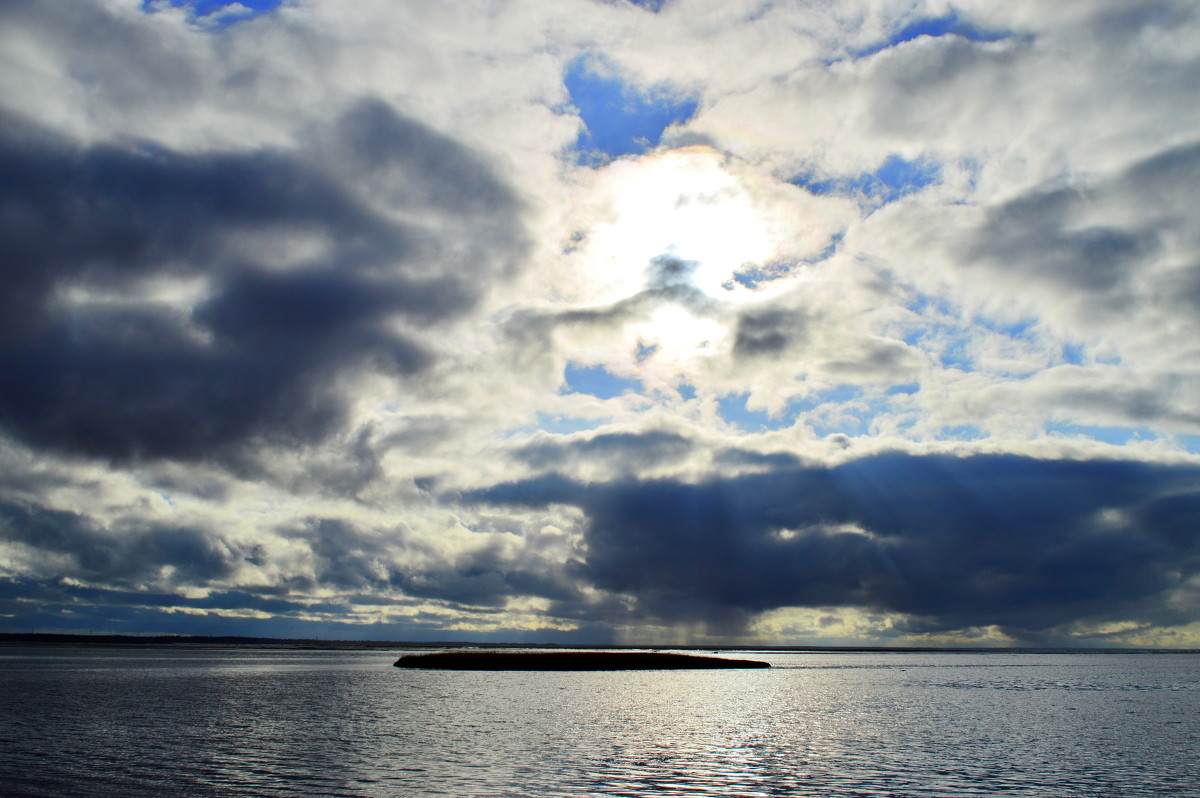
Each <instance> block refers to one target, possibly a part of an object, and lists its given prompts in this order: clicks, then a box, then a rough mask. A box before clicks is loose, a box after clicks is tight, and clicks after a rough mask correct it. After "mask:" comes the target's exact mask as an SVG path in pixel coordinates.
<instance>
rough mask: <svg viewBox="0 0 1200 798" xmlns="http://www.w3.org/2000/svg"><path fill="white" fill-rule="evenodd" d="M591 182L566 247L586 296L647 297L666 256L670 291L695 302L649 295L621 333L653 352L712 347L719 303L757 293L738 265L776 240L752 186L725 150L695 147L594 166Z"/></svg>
mask: <svg viewBox="0 0 1200 798" xmlns="http://www.w3.org/2000/svg"><path fill="white" fill-rule="evenodd" d="M594 191H595V193H594V195H593V196H594V200H593V202H592V203H591V205H590V208H589V213H588V215H589V217H590V219H589V222H590V224H588V225H587V230H586V234H583V235H581V236H580V239H581V242H580V244H579V246H578V247H577V248H575V250H574V251H573V253H572V259H573V263H574V264H575V273H576V275H577V277H578V278H579V280H580V286H579V287H580V288H581V290H582V293H584V294H586V299H585V301H588V302H589V303H594V304H597V305H605V304H612V303H617V302H621V301H624V300H629V299H631V298H635V297H639V296H641V297H648V296H649V295H650V294H652V293H653V291H654V289H655V288H656V287H660V288H661V287H662V280H663V277H662V273H661V269H662V265H663V264H664V263H666V264H672V268H673V271H672V273H671V275H670V283H671V284H672V285H673V286H675V287H677V288H682V289H683V290H682V291H681V292H676V295H677V296H680V297H691V298H693V299H695V300H697V301H690V302H689V301H679V300H677V301H673V300H672V299H671V298H670V297H669V296H668V297H666V298H654V297H650V298H649V300H648V301H647V303H646V306H647V307H648V308H649V310H647V313H646V315H645V317H643V318H639V319H638V320H637V321H635V322H631V323H630V326H629V328H628V329H627V333H628V334H629V335H631V336H635V337H636V338H637V340H638V341H640V342H643V343H645V342H651V343H652V345H653V346H654V347H655V348H656V357H657V358H658V359H659V361H662V360H664V359H670V360H672V361H676V362H681V361H684V360H686V359H688V358H691V357H694V356H704V355H708V354H711V353H712V352H713V351H715V345H716V344H717V343H718V342H719V341H720V340H721V339H723V338H724V337H725V334H726V331H725V330H724V329H723V322H721V321H720V320H719V319H718V317H719V316H721V315H722V313H721V311H720V309H721V308H724V307H726V306H727V305H732V304H738V303H742V302H747V301H753V300H756V299H759V298H760V297H761V293H758V292H755V291H754V290H752V289H751V288H749V287H747V286H746V285H743V284H742V283H741V282H739V281H738V279H737V278H738V276H739V274H741V273H742V272H743V271H744V270H746V269H747V268H748V267H751V266H754V265H760V264H766V263H769V262H770V261H771V260H772V259H773V258H775V256H776V253H777V251H778V249H779V247H778V245H777V241H776V239H777V237H778V236H777V234H776V233H775V231H774V230H773V227H772V225H771V223H770V222H769V220H768V217H767V215H766V214H764V212H763V210H762V208H761V207H760V206H761V203H759V202H756V199H755V194H754V191H753V185H752V184H750V183H748V182H747V181H746V180H745V178H743V177H742V176H741V175H740V174H738V173H737V172H736V171H735V170H731V169H730V168H729V163H728V159H727V158H726V156H723V155H722V154H721V153H718V152H717V151H715V150H713V149H711V148H709V147H704V146H692V147H684V148H681V149H675V150H669V151H666V152H661V153H654V154H652V155H647V156H642V157H640V158H628V159H621V160H618V161H614V162H613V163H611V164H608V165H607V166H605V167H604V168H603V169H601V170H598V172H597V173H596V175H595V185H594ZM581 298H584V297H581Z"/></svg>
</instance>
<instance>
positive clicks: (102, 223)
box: [0, 101, 520, 459]
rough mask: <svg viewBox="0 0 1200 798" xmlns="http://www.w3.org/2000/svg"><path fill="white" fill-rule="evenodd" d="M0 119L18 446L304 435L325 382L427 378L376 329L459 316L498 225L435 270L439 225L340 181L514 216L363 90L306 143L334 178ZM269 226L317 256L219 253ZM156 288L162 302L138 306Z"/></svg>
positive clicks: (393, 337) (272, 156) (274, 159)
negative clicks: (334, 162) (163, 295)
mask: <svg viewBox="0 0 1200 798" xmlns="http://www.w3.org/2000/svg"><path fill="white" fill-rule="evenodd" d="M4 130H5V132H6V134H7V135H5V137H4V142H3V145H2V146H3V149H4V152H3V155H2V156H0V157H2V158H3V159H4V162H5V163H6V164H7V166H8V167H10V168H11V172H12V174H13V175H14V179H13V180H11V181H6V185H5V189H4V197H3V202H4V206H5V208H6V210H7V214H6V217H5V218H6V219H7V220H8V223H7V224H6V225H5V229H4V230H3V235H4V237H5V239H6V240H7V241H9V242H11V245H12V250H11V251H12V252H13V258H12V261H11V266H12V268H10V269H7V270H6V271H5V273H4V276H3V278H0V279H2V280H3V286H2V288H0V294H3V296H4V297H5V305H6V310H5V313H4V320H5V328H6V329H5V333H6V334H5V337H4V340H3V342H2V344H0V367H2V368H0V372H2V373H3V375H4V376H3V378H0V380H2V384H0V387H2V390H0V396H3V397H4V398H3V399H2V400H0V422H2V423H4V425H5V426H6V427H7V428H8V429H9V430H10V431H12V432H13V433H14V434H16V435H17V436H18V437H20V438H22V439H24V440H26V441H28V442H30V443H33V444H35V445H46V446H51V447H54V448H58V449H61V450H65V451H74V452H81V453H84V454H88V455H92V456H101V457H110V458H114V459H130V458H138V457H172V458H184V459H196V458H200V457H206V456H210V455H212V454H214V453H217V452H219V451H220V450H221V449H222V448H231V447H236V446H238V445H243V444H247V443H251V444H253V443H254V442H258V441H262V440H274V441H277V442H292V443H298V444H302V443H306V442H312V441H315V440H319V439H320V438H322V437H324V436H325V435H327V434H329V433H330V432H331V431H332V430H333V429H335V428H336V427H337V426H338V425H340V424H342V423H344V420H345V407H344V398H343V397H342V396H340V395H338V394H337V393H335V392H333V391H331V390H330V389H329V386H330V383H331V382H332V381H333V380H334V379H335V378H336V377H337V376H338V375H345V374H346V373H347V372H350V371H352V370H353V369H356V368H367V369H370V370H376V371H381V372H384V373H390V374H397V375H406V374H412V373H414V372H418V371H420V370H422V369H425V368H427V367H428V366H429V364H430V363H431V361H432V360H433V359H434V357H435V356H434V354H433V353H432V351H431V348H430V347H429V346H428V345H426V344H424V343H422V342H420V341H418V340H417V336H416V335H414V334H413V333H412V332H406V331H402V330H398V329H397V328H396V322H405V323H408V324H412V325H421V326H426V325H430V324H436V323H438V322H439V321H443V320H446V319H451V318H454V317H457V316H461V315H462V314H463V313H464V312H465V311H466V310H468V309H469V308H470V306H471V305H472V304H473V303H474V302H475V301H476V299H477V296H478V293H479V283H478V282H477V281H478V280H479V279H480V278H482V277H483V276H484V274H486V270H487V269H489V267H490V269H491V270H492V272H493V274H495V273H496V272H502V271H503V270H504V269H505V268H507V266H506V265H505V262H504V260H505V258H506V257H507V256H508V255H509V254H510V253H511V252H512V250H513V249H514V248H516V247H517V246H518V245H517V244H516V243H515V242H516V241H518V240H519V237H520V234H519V230H514V229H511V228H510V229H509V230H508V232H507V236H506V238H503V239H501V240H498V241H494V242H492V245H493V246H494V247H496V249H495V250H493V253H491V254H485V253H470V255H473V256H474V257H471V259H470V260H469V262H467V263H461V262H459V263H455V262H454V261H453V260H452V259H446V258H445V257H444V255H443V253H442V252H441V250H442V249H443V248H444V246H445V243H444V242H442V241H439V237H440V236H441V235H444V233H443V232H442V231H440V230H437V231H430V230H421V229H413V228H411V226H408V225H404V224H401V223H397V222H395V221H393V220H391V219H389V218H388V217H387V216H386V215H385V213H383V212H381V209H380V208H379V206H377V205H376V206H372V205H368V204H367V203H366V202H364V201H363V199H362V198H359V197H355V196H354V193H353V192H354V191H355V190H356V189H358V190H361V187H358V186H355V187H351V186H350V185H347V181H348V179H353V178H356V177H359V176H362V177H363V178H364V179H365V178H366V175H367V174H368V173H369V174H370V175H371V180H372V181H373V183H374V185H372V186H371V187H372V188H374V189H376V190H378V191H380V192H383V191H390V193H389V194H387V195H386V196H385V198H384V199H385V203H386V204H385V207H387V208H391V209H398V208H404V207H408V206H411V205H413V204H417V203H419V204H420V206H421V207H424V208H436V209H438V210H439V211H441V212H442V213H445V214H447V215H452V216H453V218H454V219H455V222H454V223H453V224H452V229H453V228H454V227H458V226H459V225H461V224H472V225H475V224H480V225H487V224H497V223H496V222H495V221H494V219H495V217H497V216H503V215H508V216H509V217H510V218H511V217H512V215H513V214H514V213H515V207H516V201H515V199H514V198H513V197H512V195H511V194H510V193H509V192H508V191H507V189H506V188H505V187H504V186H503V185H502V184H501V183H499V182H498V181H497V180H496V179H495V178H494V177H493V176H492V175H491V174H490V173H489V171H488V170H487V168H486V167H485V166H484V165H483V164H482V163H481V162H479V161H478V160H477V159H475V158H474V157H473V156H472V155H471V153H469V152H468V151H467V150H465V149H464V148H462V147H461V146H459V145H457V144H455V143H453V142H452V141H450V140H448V139H445V138H444V137H440V136H438V135H437V134H435V133H433V132H432V131H429V130H428V129H426V128H424V127H422V126H421V125H419V124H417V123H415V122H412V121H410V120H405V119H403V118H401V117H400V116H398V115H397V114H396V113H395V112H394V111H391V110H389V109H387V108H385V107H384V106H382V105H381V104H379V103H377V102H369V101H368V102H364V103H362V104H360V105H358V106H356V107H355V108H354V109H353V110H351V111H350V112H349V113H347V114H346V115H344V116H343V117H342V118H340V119H339V120H337V121H336V124H335V129H334V132H332V133H330V134H328V135H329V136H330V138H331V139H332V143H331V148H335V149H336V151H337V152H338V154H339V155H340V156H341V160H340V163H342V164H343V168H346V167H347V166H348V167H349V168H346V171H345V173H344V174H342V175H338V174H331V173H329V172H326V171H324V170H322V169H320V168H316V167H314V166H313V165H310V163H309V161H310V160H311V155H309V156H307V157H305V156H303V155H302V154H301V153H299V152H285V151H258V152H252V153H231V154H225V153H217V154H205V155H195V154H187V153H180V152H175V151H170V150H165V149H163V148H152V147H147V146H140V147H139V146H137V145H132V146H128V147H118V146H114V145H107V146H84V147H80V146H73V145H71V144H70V143H69V142H66V141H63V140H61V139H56V138H55V137H53V136H50V135H48V134H47V132H46V131H39V130H38V129H37V128H36V127H35V126H33V125H31V124H29V123H22V122H21V121H19V120H11V119H10V120H9V121H8V123H7V124H6V125H5V127H4ZM413 186H416V187H415V188H414V187H413ZM393 187H394V190H393ZM289 230H294V231H298V232H299V231H302V232H303V234H304V235H307V236H313V237H316V238H318V239H319V240H320V242H321V246H320V247H318V248H317V250H316V251H315V252H313V253H312V255H311V256H309V257H305V258H303V259H302V260H300V261H299V262H294V261H293V259H291V258H289V253H287V252H286V251H284V252H281V251H278V250H276V249H275V248H273V247H272V246H270V245H269V243H268V242H264V243H263V244H260V245H258V246H255V247H252V248H248V247H246V246H239V245H238V244H239V243H240V241H241V240H244V239H245V238H246V237H253V236H255V235H259V234H262V235H266V236H271V235H275V234H284V233H286V231H289ZM231 240H232V241H231ZM431 260H433V261H435V262H436V263H437V265H436V267H434V266H433V264H432V263H430V261H431ZM468 269H469V271H467V270H468ZM155 280H158V281H160V283H159V285H158V286H156V285H155V284H154V283H153V281H155ZM161 281H165V282H166V283H167V284H168V285H169V284H170V282H171V281H175V282H176V283H177V284H178V285H179V286H180V289H179V290H180V291H181V292H183V293H184V294H185V296H184V298H183V299H182V300H181V301H176V302H174V303H172V302H166V301H162V300H159V299H158V298H157V297H155V296H154V294H153V292H154V289H155V288H156V287H161V285H162V282H161ZM114 292H115V293H117V294H118V295H117V296H114V295H113V294H114ZM188 295H191V296H188ZM192 297H194V298H192Z"/></svg>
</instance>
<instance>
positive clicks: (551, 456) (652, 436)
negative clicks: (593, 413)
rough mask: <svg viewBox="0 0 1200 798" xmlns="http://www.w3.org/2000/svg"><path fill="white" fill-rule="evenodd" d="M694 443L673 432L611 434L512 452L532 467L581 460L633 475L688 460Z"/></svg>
mask: <svg viewBox="0 0 1200 798" xmlns="http://www.w3.org/2000/svg"><path fill="white" fill-rule="evenodd" d="M691 450H692V442H691V441H690V440H688V439H687V438H685V437H684V436H682V435H678V434H676V433H672V432H610V433H602V434H599V435H594V436H592V437H590V438H584V439H580V440H571V441H565V442H558V441H555V440H544V441H537V442H534V443H529V444H526V445H524V446H521V447H520V448H518V449H516V450H515V451H514V452H513V455H512V456H513V457H514V458H515V459H517V460H518V461H520V462H522V463H525V464H526V465H529V466H532V467H533V468H539V469H544V468H561V467H562V466H564V465H568V464H571V463H576V462H580V461H589V462H595V461H600V462H604V463H608V464H616V465H620V466H621V467H622V468H624V469H628V470H629V471H631V472H635V471H638V470H639V469H643V468H652V467H654V466H656V465H659V464H661V463H665V462H672V461H675V460H679V459H681V458H683V457H685V456H686V455H687V454H688V452H690V451H691Z"/></svg>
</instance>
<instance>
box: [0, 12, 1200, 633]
mask: <svg viewBox="0 0 1200 798" xmlns="http://www.w3.org/2000/svg"><path fill="white" fill-rule="evenodd" d="M1197 86H1200V6H1198V5H1197V4H1196V3H1194V2H1191V0H1177V1H1176V2H1172V1H1171V0H1081V1H1080V2H1074V3H1046V2H1042V1H1041V0H1011V2H1005V3H995V2H990V1H988V0H963V1H962V2H940V1H939V0H871V1H870V2H868V1H867V0H657V1H655V2H651V1H650V0H645V1H643V2H627V1H626V0H563V1H562V2H557V1H556V2H546V1H545V0H461V1H460V2H453V3H445V2H434V1H433V0H418V1H417V2H409V3H394V2H388V1H386V0H358V1H357V2H355V3H344V2H335V1H334V0H273V1H270V0H268V1H266V2H242V3H226V2H214V1H213V0H196V1H195V2H182V1H180V0H146V1H143V0H7V2H0V175H2V176H3V178H2V179H0V241H2V242H3V251H4V253H5V255H4V258H3V265H2V266H0V631H12V632H25V631H35V630H36V631H43V632H83V633H87V632H97V633H99V632H106V633H130V634H171V633H180V634H229V635H262V636H277V637H323V638H336V639H388V640H414V641H435V640H479V641H489V640H490V641H515V642H548V643H561V644H572V643H576V644H582V643H595V644H631V645H636V644H682V643H691V644H701V645H703V644H710V643H711V644H716V643H725V644H748V645H749V644H774V645H889V646H905V645H953V646H959V645H965V646H1085V647H1086V646H1091V647H1096V646H1099V647H1126V646H1144V647H1155V648H1158V647H1161V648H1170V647H1200V216H1198V211H1197V208H1200V103H1197V102H1196V87H1197Z"/></svg>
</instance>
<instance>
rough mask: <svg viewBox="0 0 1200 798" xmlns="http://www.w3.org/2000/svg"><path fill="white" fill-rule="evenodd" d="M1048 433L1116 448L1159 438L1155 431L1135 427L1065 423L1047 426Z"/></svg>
mask: <svg viewBox="0 0 1200 798" xmlns="http://www.w3.org/2000/svg"><path fill="white" fill-rule="evenodd" d="M1046 433H1047V434H1048V435H1053V436H1062V437H1066V438H1079V437H1084V438H1091V439H1092V440H1094V441H1100V442H1101V443H1111V444H1114V445H1116V446H1124V445H1125V444H1127V443H1129V442H1130V441H1135V440H1155V439H1157V438H1158V436H1157V435H1156V434H1155V433H1154V432H1153V431H1151V430H1148V429H1146V428H1144V427H1142V428H1140V429H1137V428H1134V427H1099V426H1092V425H1090V424H1070V423H1065V422H1063V423H1056V424H1047V425H1046Z"/></svg>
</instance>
